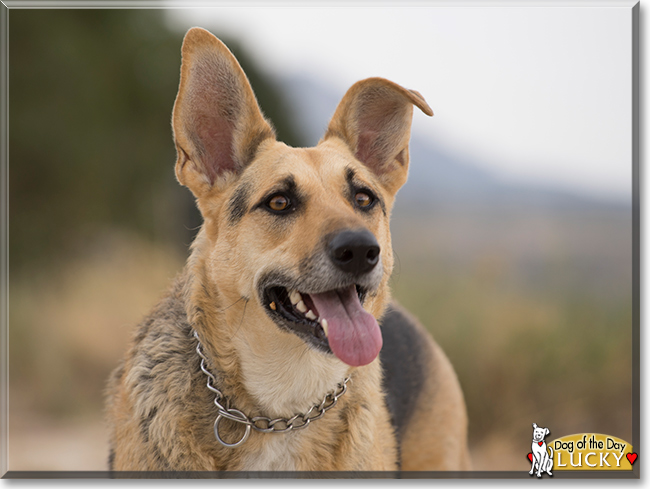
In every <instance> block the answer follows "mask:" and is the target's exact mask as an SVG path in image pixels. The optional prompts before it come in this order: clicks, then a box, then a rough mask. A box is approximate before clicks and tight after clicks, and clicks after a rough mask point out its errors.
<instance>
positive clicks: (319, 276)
mask: <svg viewBox="0 0 650 489" xmlns="http://www.w3.org/2000/svg"><path fill="white" fill-rule="evenodd" d="M414 105H415V106H416V107H418V108H419V109H420V110H422V111H423V112H424V113H425V114H427V115H433V113H432V111H431V109H430V108H429V106H428V105H427V103H426V102H425V100H424V99H423V97H422V96H421V95H420V94H419V93H418V92H415V91H412V90H407V89H404V88H402V87H401V86H399V85H397V84H395V83H392V82H390V81H388V80H385V79H382V78H368V79H366V80H362V81H360V82H357V83H356V84H354V85H353V86H352V87H351V88H350V89H349V90H348V92H347V93H346V94H345V96H344V97H343V99H342V101H341V102H340V104H339V105H338V107H337V109H336V111H335V113H334V115H333V117H332V119H331V121H330V123H329V126H328V128H327V131H326V132H325V135H324V137H323V139H322V140H321V141H320V142H319V143H318V145H317V146H316V147H313V148H292V147H289V146H287V145H285V144H284V143H281V142H279V141H277V140H276V138H275V135H274V130H273V129H272V127H271V125H270V124H269V122H268V121H267V120H266V119H265V118H264V116H263V115H262V113H261V111H260V108H259V106H258V104H257V101H256V98H255V95H254V94H253V91H252V88H251V86H250V84H249V82H248V80H247V78H246V75H245V74H244V72H243V71H242V69H241V67H240V66H239V63H238V62H237V60H236V59H235V58H234V56H233V55H232V54H231V52H230V51H229V50H228V48H227V47H226V46H225V45H224V44H223V43H222V42H221V41H219V40H218V39H217V38H216V37H214V36H213V35H212V34H210V33H209V32H207V31H205V30H203V29H200V28H193V29H191V30H189V31H188V33H187V34H186V36H185V39H184V41H183V47H182V67H181V78H180V87H179V90H178V95H177V98H176V102H175V105H174V110H173V116H172V124H173V132H174V139H175V144H176V150H177V161H176V177H177V178H178V181H179V182H180V183H181V184H182V185H185V186H186V187H188V188H189V189H190V190H191V191H192V193H193V194H194V196H195V197H196V202H197V205H198V208H199V210H200V211H201V214H202V216H203V220H204V222H203V225H202V227H201V229H200V231H199V232H198V234H197V236H196V239H195V240H194V242H193V244H192V247H191V254H190V257H189V260H188V262H187V265H186V267H185V269H184V271H183V272H182V273H181V274H180V275H179V277H178V278H177V279H176V281H175V284H174V285H173V286H172V288H171V290H170V291H169V292H168V294H167V295H166V296H165V297H164V298H163V299H162V301H161V302H160V303H159V304H158V305H157V306H156V307H155V308H154V310H153V311H152V312H151V314H150V315H149V316H148V317H147V318H146V319H145V320H144V321H143V322H142V323H141V324H140V326H139V327H138V329H137V332H136V334H135V335H134V337H133V340H132V343H131V345H130V348H129V350H128V353H127V354H126V358H125V359H124V360H123V362H122V364H121V365H120V366H119V368H117V369H116V370H115V372H114V373H113V374H112V377H111V380H110V385H109V399H108V418H109V425H110V454H109V466H110V470H150V471H159V470H160V471H197V470H200V471H213V470H243V471H266V470H286V471H393V470H462V469H467V468H469V455H468V451H467V442H466V437H467V417H466V411H465V404H464V400H463V395H462V392H461V389H460V386H459V384H458V380H457V378H456V375H455V373H454V370H453V368H452V366H451V364H450V363H449V361H448V359H447V358H446V357H445V355H444V353H443V352H442V350H441V349H440V348H439V347H438V346H437V345H436V343H434V341H433V340H432V339H431V337H430V336H429V335H428V334H427V333H426V332H425V330H424V329H423V328H422V327H421V326H420V325H419V324H418V323H417V321H415V320H414V319H413V318H412V317H411V316H410V315H409V314H408V313H407V312H406V311H404V310H403V309H402V308H400V307H399V306H398V305H396V304H395V303H394V302H391V300H390V292H389V288H388V279H389V277H390V274H391V271H392V269H393V253H392V249H391V237H390V232H389V218H390V213H391V208H392V206H393V201H394V198H395V194H396V192H397V190H398V189H399V188H400V187H401V186H402V185H403V184H404V182H405V181H406V177H407V170H408V164H409V148H408V144H409V138H410V128H411V120H412V116H413V106H414Z"/></svg>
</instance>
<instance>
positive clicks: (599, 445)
mask: <svg viewBox="0 0 650 489" xmlns="http://www.w3.org/2000/svg"><path fill="white" fill-rule="evenodd" d="M549 433H550V430H549V429H548V428H539V427H537V425H536V424H535V423H533V441H532V445H531V448H532V450H531V453H529V454H528V460H529V461H530V462H531V464H532V466H531V469H530V472H529V474H530V475H533V474H534V473H536V474H537V477H541V476H542V474H543V473H545V472H546V473H547V474H548V475H549V476H552V475H553V474H552V472H551V470H555V471H557V470H560V471H561V470H632V466H633V465H634V463H635V462H636V461H637V459H638V455H637V454H636V453H635V452H634V450H633V447H632V445H631V444H629V443H627V442H626V441H624V440H622V439H620V438H617V437H615V436H610V435H603V434H600V433H579V434H575V435H567V436H563V437H561V438H558V439H556V440H553V441H546V440H545V437H546V435H548V434H549Z"/></svg>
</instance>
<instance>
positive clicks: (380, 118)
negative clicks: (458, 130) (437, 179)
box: [323, 78, 433, 192]
mask: <svg viewBox="0 0 650 489" xmlns="http://www.w3.org/2000/svg"><path fill="white" fill-rule="evenodd" d="M413 105H415V106H417V107H418V108H419V109H420V110H422V112H424V113H425V114H427V115H429V116H432V115H433V111H432V110H431V108H430V107H429V106H428V105H427V103H426V101H425V100H424V98H423V97H422V95H420V94H419V93H418V92H416V91H414V90H407V89H406V88H403V87H401V86H399V85H397V84H396V83H393V82H391V81H388V80H385V79H383V78H367V79H365V80H361V81H359V82H357V83H355V84H354V85H352V87H350V89H349V90H348V91H347V93H346V94H345V95H344V96H343V99H342V100H341V102H340V103H339V105H338V107H337V108H336V112H334V115H333V116H332V120H331V121H330V123H329V126H328V127H327V132H326V133H325V136H324V138H323V140H327V139H329V138H332V137H338V138H340V139H342V140H343V141H344V142H345V143H346V144H347V145H348V147H349V148H350V150H351V151H352V153H353V154H354V155H355V157H356V158H357V159H358V160H359V161H361V162H362V163H364V164H365V165H366V166H367V167H368V168H370V170H372V171H373V172H374V173H375V174H376V175H377V176H379V178H380V180H382V182H383V183H384V185H386V186H387V188H389V189H390V190H392V191H393V192H397V190H398V189H399V187H401V186H402V185H403V184H404V182H405V181H406V176H407V170H408V163H409V148H408V145H409V139H410V136H411V121H412V119H413Z"/></svg>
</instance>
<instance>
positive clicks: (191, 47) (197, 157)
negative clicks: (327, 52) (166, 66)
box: [172, 27, 275, 197]
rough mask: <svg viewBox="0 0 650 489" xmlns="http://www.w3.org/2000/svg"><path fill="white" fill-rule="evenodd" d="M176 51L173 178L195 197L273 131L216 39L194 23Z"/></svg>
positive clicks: (227, 175) (228, 174)
mask: <svg viewBox="0 0 650 489" xmlns="http://www.w3.org/2000/svg"><path fill="white" fill-rule="evenodd" d="M182 56H183V61H182V66H181V81H180V86H179V89H178V95H177V96H176V102H175V104H174V111H173V115H172V126H173V130H174V141H175V143H176V151H177V160H176V178H178V181H179V182H180V183H181V184H182V185H185V186H186V187H188V188H189V189H190V190H191V191H192V192H193V193H194V195H195V196H196V197H200V196H202V195H205V193H206V192H208V191H210V190H211V189H212V188H213V187H217V188H218V187H219V186H220V184H222V183H225V182H227V181H228V180H230V179H231V178H232V176H233V175H236V174H238V173H239V172H241V170H242V169H243V168H244V167H245V166H246V165H248V164H249V163H250V162H251V160H252V159H253V157H254V156H255V152H256V151H257V149H258V147H259V145H260V143H262V142H263V141H265V140H266V139H269V138H272V139H275V134H274V132H273V129H272V127H271V125H270V124H269V123H268V122H267V121H266V120H265V119H264V116H263V115H262V112H261V110H260V108H259V105H258V104H257V100H256V99H255V95H254V94H253V89H252V88H251V86H250V83H249V82H248V79H247V78H246V75H245V74H244V72H243V70H242V69H241V66H240V65H239V63H238V62H237V60H236V59H235V57H234V56H233V55H232V53H231V52H230V51H229V50H228V48H227V47H226V46H225V45H224V44H223V43H222V42H221V41H220V40H219V39H217V38H216V37H215V36H213V35H212V34H210V33H209V32H208V31H206V30H204V29H201V28H198V27H194V28H192V29H190V30H189V31H188V32H187V34H186V35H185V39H184V40H183V48H182Z"/></svg>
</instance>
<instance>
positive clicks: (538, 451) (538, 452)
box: [528, 423, 553, 477]
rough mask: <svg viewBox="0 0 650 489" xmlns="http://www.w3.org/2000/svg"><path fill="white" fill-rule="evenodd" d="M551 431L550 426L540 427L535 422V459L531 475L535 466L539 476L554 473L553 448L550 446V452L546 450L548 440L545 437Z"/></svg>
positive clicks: (533, 447) (533, 448)
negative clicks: (552, 471)
mask: <svg viewBox="0 0 650 489" xmlns="http://www.w3.org/2000/svg"><path fill="white" fill-rule="evenodd" d="M549 433H550V431H549V429H548V428H538V427H537V424H536V423H533V442H532V445H531V447H532V450H533V460H532V464H533V465H532V467H531V468H530V472H528V473H529V474H530V475H533V472H535V468H537V477H542V473H544V472H546V473H547V474H548V475H551V476H552V475H553V474H552V473H551V469H552V468H553V448H551V447H548V450H550V453H549V452H548V451H547V450H546V442H545V441H544V437H546V435H548V434H549Z"/></svg>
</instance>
